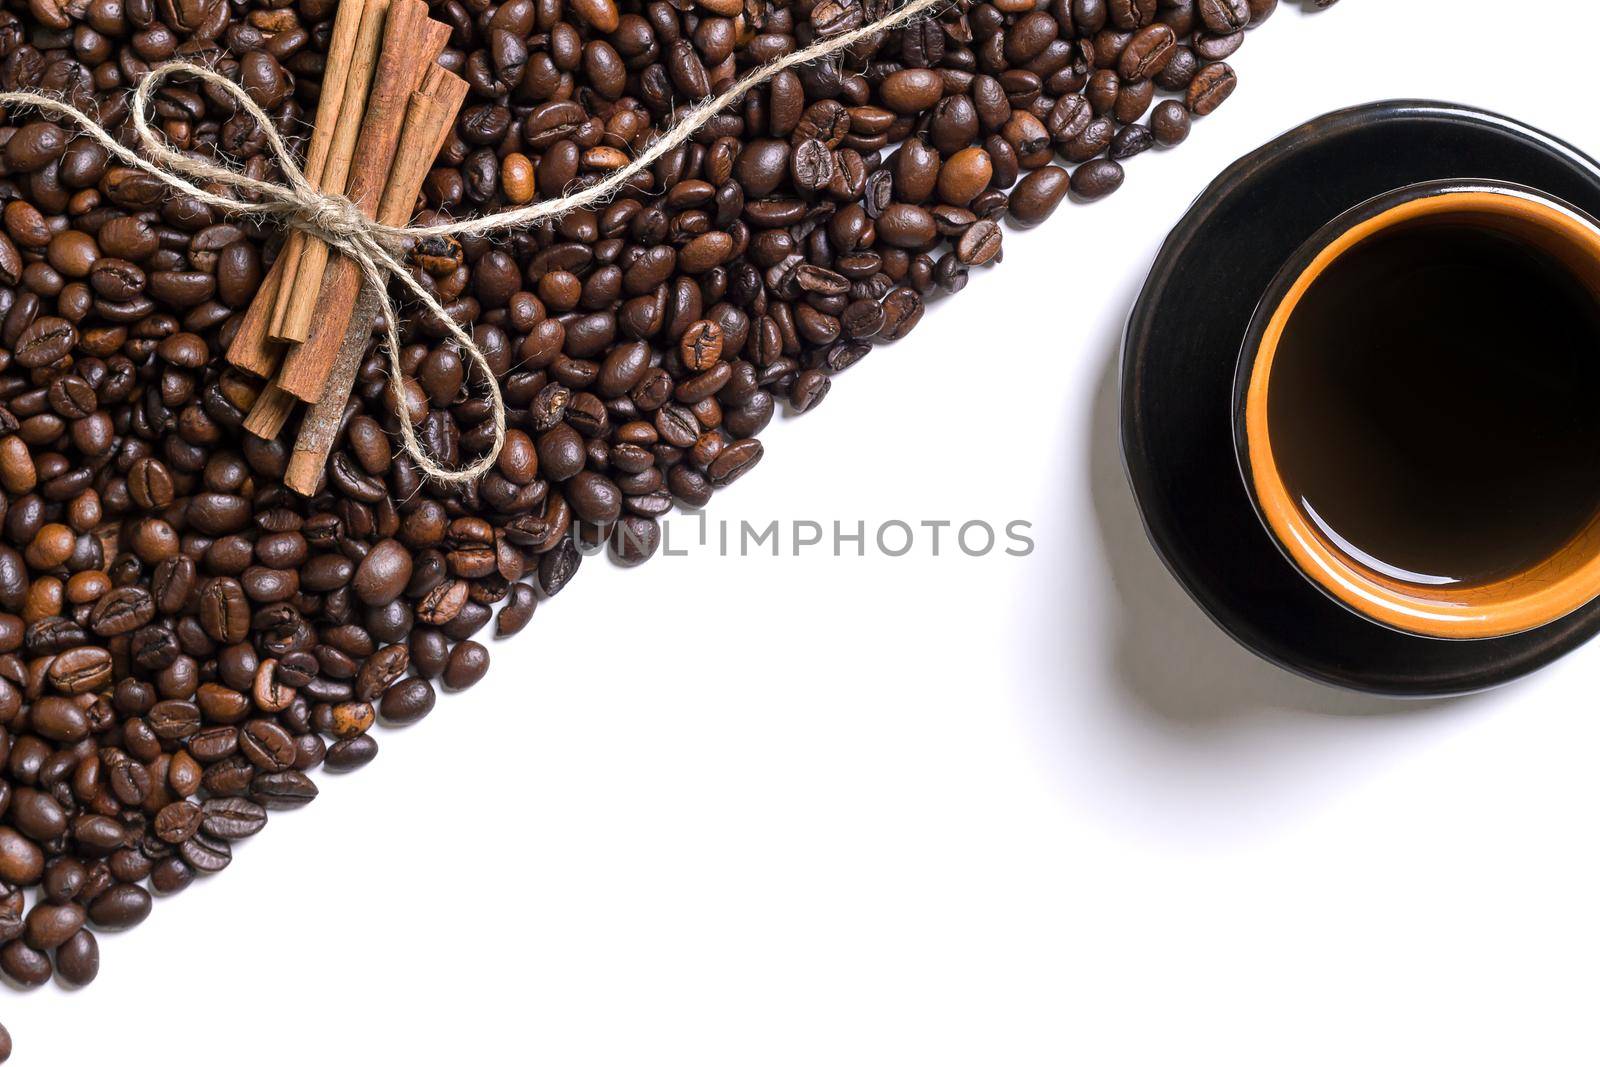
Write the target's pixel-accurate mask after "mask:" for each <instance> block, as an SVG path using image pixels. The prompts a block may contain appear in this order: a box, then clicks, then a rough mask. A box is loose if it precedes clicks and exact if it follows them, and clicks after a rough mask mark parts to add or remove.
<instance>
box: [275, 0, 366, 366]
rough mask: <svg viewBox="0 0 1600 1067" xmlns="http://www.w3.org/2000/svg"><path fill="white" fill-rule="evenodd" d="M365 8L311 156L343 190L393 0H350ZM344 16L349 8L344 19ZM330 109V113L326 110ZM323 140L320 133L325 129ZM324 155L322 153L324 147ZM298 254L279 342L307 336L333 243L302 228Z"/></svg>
mask: <svg viewBox="0 0 1600 1067" xmlns="http://www.w3.org/2000/svg"><path fill="white" fill-rule="evenodd" d="M344 4H346V5H354V6H356V7H358V8H359V9H360V10H359V12H358V14H357V16H356V26H355V28H354V29H349V30H347V32H348V33H349V34H350V42H349V43H348V44H346V45H345V46H344V51H345V55H344V57H343V60H344V62H343V66H344V68H345V69H344V70H343V71H342V72H341V75H340V78H339V82H340V84H339V85H338V87H337V91H338V94H339V95H338V99H336V100H329V99H327V98H326V97H325V98H324V99H322V100H319V101H317V128H316V130H315V132H314V133H313V134H312V141H311V148H310V150H309V151H308V153H307V155H306V177H307V178H309V179H311V184H312V185H314V186H316V187H317V188H318V189H320V190H324V191H328V190H332V191H333V192H339V193H342V192H344V191H345V184H346V182H347V181H348V180H349V175H350V161H351V156H352V154H353V153H354V151H355V146H356V138H357V136H359V134H360V132H361V127H362V124H363V121H364V116H365V114H366V110H367V93H368V90H370V89H371V87H372V81H373V77H374V75H375V73H376V70H377V66H378V49H379V45H380V43H381V42H382V41H383V39H384V34H383V26H384V19H385V16H386V15H387V14H388V10H389V0H344ZM343 16H344V7H343V6H341V7H340V10H339V16H338V17H339V18H343ZM339 30H340V26H339V23H338V21H337V20H336V21H335V23H334V34H335V37H334V41H333V43H332V44H330V45H329V55H330V57H332V55H333V47H334V46H335V45H338V44H339V40H338V33H339ZM325 112H326V114H325ZM324 129H326V131H327V132H326V134H325V135H324V136H323V141H322V144H321V145H320V146H319V145H318V143H317V136H318V135H320V134H323V131H324ZM319 147H320V148H321V158H320V159H318V158H317V151H318V148H319ZM290 244H291V245H292V252H293V253H294V255H295V258H294V259H292V260H290V266H289V269H288V273H287V274H286V275H285V276H284V281H283V284H282V285H281V286H280V288H279V290H278V295H277V299H276V300H275V301H274V304H273V313H272V322H271V323H270V324H269V326H268V328H267V335H268V336H269V337H271V338H272V339H273V340H275V341H303V340H305V336H306V332H307V329H308V328H309V326H310V324H311V315H312V310H313V308H314V306H315V304H316V299H317V291H318V290H319V289H320V288H321V287H322V271H323V267H324V266H326V264H327V262H328V246H327V245H326V244H324V243H323V242H321V241H319V240H317V239H316V238H314V237H310V236H308V235H306V234H304V233H302V232H300V231H296V232H295V233H294V234H293V235H292V236H291V238H290Z"/></svg>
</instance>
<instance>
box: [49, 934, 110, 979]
mask: <svg viewBox="0 0 1600 1067" xmlns="http://www.w3.org/2000/svg"><path fill="white" fill-rule="evenodd" d="M99 973H100V944H99V942H97V941H96V940H95V937H94V934H92V933H90V932H89V931H88V930H79V931H78V932H77V933H75V934H73V935H72V936H71V937H69V938H67V940H66V941H65V942H63V943H62V944H61V946H60V947H59V948H57V949H56V974H58V975H60V976H61V977H62V978H63V979H65V980H66V981H67V982H69V983H71V984H72V985H75V986H86V985H88V984H89V983H90V982H92V981H94V980H95V977H96V976H97V975H98V974H99Z"/></svg>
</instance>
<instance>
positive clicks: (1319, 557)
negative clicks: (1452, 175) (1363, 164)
mask: <svg viewBox="0 0 1600 1067" xmlns="http://www.w3.org/2000/svg"><path fill="white" fill-rule="evenodd" d="M1429 218H1454V219H1458V220H1462V219H1464V220H1470V221H1471V225H1473V226H1474V227H1478V228H1481V229H1484V230H1491V229H1492V230H1495V231H1498V232H1502V233H1508V234H1513V235H1515V236H1517V237H1518V238H1519V239H1520V240H1523V241H1525V242H1526V243H1528V244H1530V245H1533V246H1538V247H1545V248H1547V249H1548V251H1549V253H1550V254H1551V256H1552V257H1553V258H1554V259H1556V260H1557V261H1559V262H1561V263H1562V265H1563V269H1564V270H1566V271H1567V272H1569V273H1570V274H1572V275H1573V276H1574V277H1576V278H1580V279H1582V281H1583V284H1584V286H1585V288H1586V289H1588V291H1590V292H1592V293H1600V224H1597V223H1596V222H1595V221H1594V220H1593V219H1591V218H1589V217H1588V216H1587V215H1585V214H1583V213H1582V212H1580V211H1578V210H1577V209H1576V208H1574V207H1572V206H1571V205H1569V204H1566V203H1562V202H1559V201H1556V200H1552V199H1550V198H1548V197H1546V196H1544V195H1543V194H1541V193H1539V192H1537V191H1536V190H1532V189H1529V188H1527V187H1526V186H1520V185H1511V184H1507V183H1491V182H1484V181H1478V182H1457V181H1450V182H1422V183H1419V184H1417V185H1410V186H1407V187H1405V188H1404V189H1397V190H1395V191H1394V192H1391V193H1385V194H1383V195H1382V196H1378V197H1375V198H1373V199H1372V200H1368V201H1366V202H1365V203H1362V204H1360V205H1358V206H1356V207H1355V208H1352V209H1351V210H1349V211H1347V212H1345V213H1343V214H1342V215H1340V216H1339V217H1338V218H1337V219H1335V220H1334V221H1333V222H1331V223H1329V224H1328V225H1327V226H1325V227H1323V228H1322V229H1321V230H1319V231H1318V232H1317V234H1316V235H1315V236H1313V237H1312V238H1311V239H1310V240H1309V241H1307V242H1306V243H1305V244H1304V245H1302V246H1301V248H1300V249H1299V251H1297V252H1296V253H1295V255H1294V256H1293V257H1292V258H1291V259H1290V260H1289V262H1287V263H1285V264H1284V266H1283V268H1282V269H1281V270H1280V271H1279V272H1278V274H1277V276H1276V277H1275V278H1274V279H1273V282H1272V284H1271V285H1270V286H1269V287H1268V289H1267V293H1266V295H1265V296H1264V297H1263V298H1262V300H1261V302H1260V304H1259V305H1258V306H1257V309H1256V314H1255V317H1254V318H1253V319H1252V321H1251V323H1250V328H1249V330H1248V331H1247V332H1246V334H1245V339H1244V343H1243V345H1242V346H1241V349H1240V352H1239V366H1238V371H1237V373H1236V375H1235V391H1234V401H1233V419H1234V451H1235V455H1236V456H1237V458H1238V461H1239V468H1240V470H1241V472H1242V473H1243V476H1244V478H1245V488H1246V491H1247V492H1248V493H1249V494H1250V496H1251V503H1253V504H1254V505H1255V508H1256V511H1257V512H1258V514H1259V515H1260V516H1261V520H1262V521H1263V522H1264V523H1266V525H1267V528H1268V530H1270V531H1271V532H1272V534H1273V536H1274V537H1275V539H1276V540H1277V542H1278V545H1279V547H1280V548H1281V549H1283V551H1284V552H1285V553H1286V554H1287V556H1288V557H1289V561H1290V562H1291V563H1293V564H1294V565H1295V566H1296V567H1297V568H1298V569H1299V570H1300V572H1301V573H1302V574H1304V575H1305V576H1306V577H1307V578H1308V579H1309V580H1310V581H1313V582H1315V583H1317V585H1318V586H1319V587H1320V588H1321V589H1322V590H1323V591H1324V592H1326V593H1327V594H1328V595H1329V596H1331V597H1333V598H1334V600H1336V601H1338V602H1339V603H1340V604H1342V605H1343V606H1344V607H1347V608H1349V609H1350V610H1352V611H1354V612H1356V613H1357V614H1360V615H1363V616H1365V617H1367V618H1369V619H1372V620H1373V621H1375V622H1378V623H1381V624H1383V625H1385V626H1389V627H1392V628H1393V629H1396V630H1402V631H1405V632H1407V633H1414V634H1419V635H1421V636H1424V637H1437V638H1446V639H1452V640H1481V639H1483V638H1488V637H1505V636H1507V635H1510V634H1517V633H1522V632H1523V631H1526V630H1532V629H1536V628H1537V627H1540V626H1547V625H1549V624H1550V623H1553V622H1556V621H1558V620H1559V619H1562V618H1564V617H1565V616H1567V615H1569V614H1571V613H1572V612H1573V611H1576V610H1577V609H1578V608H1581V607H1582V606H1584V605H1585V604H1587V603H1588V602H1589V601H1591V600H1593V599H1594V598H1595V597H1596V596H1600V515H1595V516H1591V518H1590V520H1589V522H1588V523H1587V525H1586V526H1585V527H1584V528H1583V529H1581V530H1574V531H1573V533H1574V535H1575V536H1574V537H1573V538H1572V540H1570V541H1569V542H1567V544H1566V545H1565V546H1563V547H1562V548H1561V550H1560V551H1559V552H1557V553H1555V554H1554V555H1552V556H1550V557H1549V558H1546V559H1543V560H1540V561H1539V562H1537V563H1536V564H1535V565H1534V566H1532V567H1530V568H1529V569H1527V570H1525V571H1521V572H1519V573H1517V574H1513V575H1511V576H1509V577H1506V578H1504V579H1501V580H1498V581H1494V582H1490V583H1488V584H1484V585H1475V586H1468V587H1454V586H1443V587H1441V586H1439V585H1419V584H1414V583H1410V582H1405V581H1400V580H1396V579H1395V578H1393V577H1390V576H1387V575H1384V574H1381V573H1379V572H1377V571H1375V570H1373V569H1371V568H1370V567H1368V566H1365V565H1364V564H1363V562H1362V561H1361V560H1358V559H1355V558H1352V556H1351V555H1350V554H1349V553H1348V552H1347V551H1346V550H1345V549H1344V548H1343V547H1342V546H1340V545H1339V544H1336V543H1335V542H1334V541H1333V540H1332V539H1331V538H1330V537H1329V535H1328V533H1327V532H1326V531H1324V530H1323V529H1321V528H1319V527H1318V526H1317V525H1316V524H1315V523H1314V522H1313V521H1312V520H1311V519H1310V518H1309V517H1308V516H1307V515H1306V514H1305V512H1304V511H1303V510H1302V509H1301V507H1300V506H1299V504H1298V502H1297V501H1296V500H1295V499H1294V497H1293V494H1292V493H1291V492H1290V490H1289V488H1288V487H1287V486H1286V485H1285V484H1284V480H1283V477H1282V475H1281V472H1280V471H1279V470H1278V467H1277V464H1276V462H1275V460H1274V455H1273V448H1272V434H1271V432H1270V420H1269V419H1268V409H1269V399H1268V398H1269V394H1270V385H1271V380H1272V367H1273V364H1274V360H1275V356H1276V352H1277V348H1278V341H1279V338H1281V337H1282V335H1283V333H1284V330H1285V328H1286V327H1287V326H1288V323H1289V320H1290V319H1291V318H1292V316H1293V315H1294V312H1295V307H1296V305H1297V303H1298V302H1299V301H1300V300H1301V299H1302V298H1303V297H1304V296H1305V294H1306V292H1307V291H1309V290H1310V288H1311V286H1312V285H1313V284H1314V283H1315V282H1316V280H1317V279H1318V278H1319V277H1321V275H1322V274H1323V273H1324V272H1325V271H1326V270H1327V269H1328V268H1329V267H1330V266H1331V265H1332V264H1333V263H1334V262H1336V261H1337V260H1338V259H1339V258H1340V257H1341V256H1343V255H1344V254H1345V253H1347V252H1349V251H1350V250H1351V249H1353V248H1355V247H1356V246H1358V245H1359V244H1361V243H1362V242H1363V241H1365V240H1367V239H1368V238H1370V237H1373V236H1376V235H1378V234H1381V233H1385V232H1387V231H1389V230H1390V229H1392V228H1394V227H1398V226H1403V225H1405V224H1407V223H1411V222H1415V221H1418V220H1422V219H1429ZM1595 357H1596V358H1600V352H1597V353H1595ZM1372 388H1373V389H1374V390H1378V389H1381V388H1383V385H1382V383H1381V382H1376V381H1375V382H1373V383H1372Z"/></svg>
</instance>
